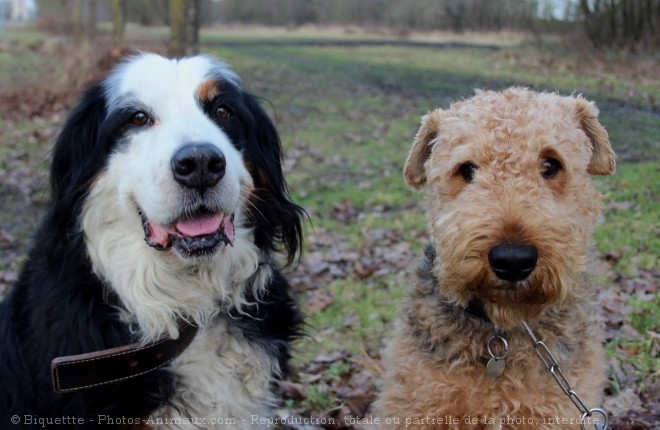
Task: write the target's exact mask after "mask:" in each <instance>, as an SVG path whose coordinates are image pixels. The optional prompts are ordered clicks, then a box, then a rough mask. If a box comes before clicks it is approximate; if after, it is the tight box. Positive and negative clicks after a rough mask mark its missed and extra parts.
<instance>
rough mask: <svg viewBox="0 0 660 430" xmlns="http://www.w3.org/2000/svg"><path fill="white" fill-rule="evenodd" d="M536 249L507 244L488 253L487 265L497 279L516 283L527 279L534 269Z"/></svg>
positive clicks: (498, 246) (528, 246)
mask: <svg viewBox="0 0 660 430" xmlns="http://www.w3.org/2000/svg"><path fill="white" fill-rule="evenodd" d="M537 257H538V255H537V253H536V248H534V247H533V246H530V245H520V244H513V243H507V244H502V245H497V246H495V247H493V248H491V250H490V251H489V252H488V263H489V264H490V268H491V269H492V270H493V273H495V276H497V277H498V278H500V279H502V280H504V281H509V282H516V281H522V280H523V279H525V278H527V277H528V276H529V275H530V274H531V273H532V272H533V271H534V268H535V267H536V260H537Z"/></svg>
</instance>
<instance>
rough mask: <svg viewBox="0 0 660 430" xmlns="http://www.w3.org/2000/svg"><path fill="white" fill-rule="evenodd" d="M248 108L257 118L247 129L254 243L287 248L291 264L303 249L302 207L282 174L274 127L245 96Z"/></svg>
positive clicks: (250, 209) (273, 247)
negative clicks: (292, 198) (291, 194)
mask: <svg viewBox="0 0 660 430" xmlns="http://www.w3.org/2000/svg"><path fill="white" fill-rule="evenodd" d="M244 101H245V104H246V106H247V108H248V110H249V111H250V114H251V115H252V116H253V118H254V123H253V124H252V125H251V126H249V127H248V129H249V130H248V133H249V138H248V142H246V144H247V145H250V148H249V149H248V150H247V151H245V153H244V157H245V158H246V161H247V164H248V166H249V167H248V168H249V170H250V173H251V174H252V178H253V181H254V191H253V195H252V197H251V199H250V200H251V205H250V207H249V208H248V211H250V218H251V219H252V222H253V223H254V236H255V243H256V244H257V246H258V247H259V248H270V249H273V250H277V249H278V248H280V247H283V248H284V251H285V254H286V256H287V263H288V264H291V263H292V262H293V261H294V260H295V258H296V255H297V254H299V253H300V251H301V249H302V239H303V237H302V219H303V217H304V216H305V215H306V214H305V211H304V209H303V208H302V207H300V206H298V205H297V204H295V203H293V201H291V198H290V196H289V191H288V187H287V185H286V181H285V179H284V174H283V173H282V163H283V154H282V145H281V143H280V138H279V135H278V134H277V130H276V128H275V125H274V124H273V122H272V121H271V120H270V118H269V117H268V114H266V112H265V111H264V110H263V108H262V107H261V106H260V105H259V102H258V100H257V99H256V98H255V97H254V96H252V95H251V94H248V93H244Z"/></svg>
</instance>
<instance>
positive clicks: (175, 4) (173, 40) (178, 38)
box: [170, 0, 186, 57]
mask: <svg viewBox="0 0 660 430" xmlns="http://www.w3.org/2000/svg"><path fill="white" fill-rule="evenodd" d="M185 3H186V2H185V0H170V55H171V56H173V57H183V55H184V54H185V39H184V37H185V36H184V30H183V28H184V27H185Z"/></svg>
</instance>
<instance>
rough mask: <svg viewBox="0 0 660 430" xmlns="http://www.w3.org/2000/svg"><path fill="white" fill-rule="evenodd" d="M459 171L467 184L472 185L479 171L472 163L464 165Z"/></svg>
mask: <svg viewBox="0 0 660 430" xmlns="http://www.w3.org/2000/svg"><path fill="white" fill-rule="evenodd" d="M458 171H459V173H460V174H461V176H462V177H463V179H464V180H465V182H467V183H470V182H472V181H473V180H474V173H475V172H476V171H477V166H475V165H474V164H473V163H470V162H467V163H463V164H461V165H460V167H459V168H458Z"/></svg>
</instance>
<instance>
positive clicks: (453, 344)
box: [375, 88, 615, 429]
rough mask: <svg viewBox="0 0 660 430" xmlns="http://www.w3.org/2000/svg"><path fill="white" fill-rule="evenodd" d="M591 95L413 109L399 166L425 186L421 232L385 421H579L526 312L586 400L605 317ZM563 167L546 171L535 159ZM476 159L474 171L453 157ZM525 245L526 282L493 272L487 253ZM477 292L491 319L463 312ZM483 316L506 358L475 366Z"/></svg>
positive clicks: (489, 95) (433, 424)
mask: <svg viewBox="0 0 660 430" xmlns="http://www.w3.org/2000/svg"><path fill="white" fill-rule="evenodd" d="M597 114H598V111H597V109H596V108H595V106H594V105H593V104H592V103H590V102H588V101H586V100H585V99H583V98H582V97H579V96H578V97H561V96H559V95H557V94H548V93H535V92H532V91H529V90H526V89H522V88H511V89H508V90H506V91H504V92H501V93H497V92H491V91H477V92H476V95H475V96H474V97H473V98H471V99H468V100H465V101H462V102H458V103H455V104H453V105H452V106H451V107H450V108H449V109H448V110H440V109H438V110H436V111H434V112H432V113H430V114H428V115H426V116H425V117H424V118H423V121H422V126H421V128H420V131H419V132H418V134H417V136H416V138H415V142H414V143H413V146H412V149H411V151H410V154H409V156H408V161H407V162H406V166H405V169H404V177H405V179H406V181H407V183H408V184H409V185H410V186H411V187H414V188H421V187H423V186H426V194H427V200H428V222H429V228H430V231H431V242H432V245H431V247H430V250H429V252H427V256H426V259H425V260H424V263H423V264H422V266H421V267H420V269H419V272H418V276H417V282H416V284H415V285H413V286H412V288H411V289H410V292H409V295H408V300H407V302H406V304H405V306H404V308H403V311H402V314H401V316H400V318H399V319H398V321H397V323H396V326H395V330H394V334H393V337H392V339H391V341H390V342H389V345H388V347H387V351H386V358H385V362H386V371H385V376H384V382H383V387H382V388H383V390H382V394H381V396H380V398H379V399H378V401H377V402H376V405H375V414H376V416H378V417H379V418H380V419H381V423H384V424H385V425H384V427H385V428H418V429H449V428H452V429H453V428H456V429H463V428H468V429H560V428H561V429H565V428H579V426H578V425H577V419H578V418H579V416H580V414H579V413H578V411H577V409H576V408H575V406H574V405H573V404H572V403H571V401H570V400H569V399H568V398H567V396H566V395H564V394H563V393H562V391H561V390H560V388H559V387H558V386H557V385H556V383H555V381H554V380H553V379H552V376H551V375H550V373H549V372H548V371H547V370H546V369H545V368H544V367H543V366H542V365H541V363H540V362H539V360H538V358H537V357H536V355H535V353H534V350H533V347H532V344H531V342H530V340H529V338H528V337H527V335H526V333H525V332H524V331H523V329H522V327H521V322H522V321H523V320H525V321H527V322H528V323H530V325H531V326H532V328H533V330H534V331H535V333H536V335H537V336H538V337H539V338H540V339H542V340H543V341H544V342H545V343H546V345H547V346H548V347H549V349H550V351H551V352H552V354H554V356H555V357H556V358H557V360H558V362H559V363H560V365H561V369H562V370H563V371H564V373H565V375H566V377H567V378H568V380H569V381H571V384H572V385H573V386H574V387H575V390H576V392H577V393H578V394H579V395H580V396H581V398H582V399H583V400H584V401H585V403H586V404H587V405H589V406H590V407H593V406H596V405H598V404H599V402H600V401H601V393H602V391H603V387H604V384H605V381H606V374H605V362H604V358H603V351H602V346H601V341H602V322H601V318H600V315H599V308H598V305H597V300H596V291H595V287H594V286H593V284H592V283H591V282H590V281H589V276H588V275H587V273H586V271H587V270H586V266H587V248H588V242H589V237H590V234H591V228H592V227H593V226H594V224H595V223H596V220H597V217H598V215H599V213H600V209H601V207H600V200H601V196H600V194H599V193H598V192H597V191H596V190H595V188H594V187H593V185H592V184H591V180H590V175H592V174H599V175H608V174H612V173H613V172H614V167H615V157H614V153H613V152H612V149H611V147H610V144H609V141H608V137H607V132H606V131H605V129H604V128H603V127H602V126H601V125H600V124H599V123H598V121H597ZM549 158H551V159H554V160H557V161H558V162H559V164H560V169H559V171H558V172H557V174H556V175H555V176H553V177H551V178H548V177H545V176H544V175H543V174H542V172H543V168H544V167H543V166H544V162H546V161H547V159H549ZM464 163H472V164H473V165H474V166H476V170H475V171H474V175H473V177H472V179H471V180H469V181H468V180H466V178H465V177H464V176H463V175H462V172H461V165H463V164H464ZM502 243H523V244H526V245H530V246H533V247H534V248H535V249H536V251H537V253H538V260H537V263H536V267H535V268H534V270H533V272H532V273H531V275H529V277H527V278H526V279H524V280H521V281H516V282H509V281H506V280H502V279H499V278H498V277H497V276H496V275H495V274H494V273H493V271H492V270H491V268H490V266H489V260H488V253H489V250H491V248H493V247H495V246H497V245H498V244H502ZM474 300H479V301H480V302H481V303H483V307H484V311H485V314H486V316H487V317H488V318H489V319H490V321H487V320H483V319H480V318H478V317H475V316H474V315H472V314H470V313H468V312H466V311H465V310H464V308H465V307H467V306H468V304H469V303H471V302H472V301H474ZM494 325H496V326H497V327H499V328H501V329H503V330H504V333H505V335H504V336H505V338H506V339H507V341H508V343H509V354H508V357H507V359H506V369H505V371H504V373H503V374H502V375H501V376H500V377H498V378H491V377H489V376H488V375H487V374H486V363H487V361H488V358H489V355H488V353H487V349H486V344H487V341H488V338H489V337H491V336H492V335H493V333H494Z"/></svg>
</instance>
